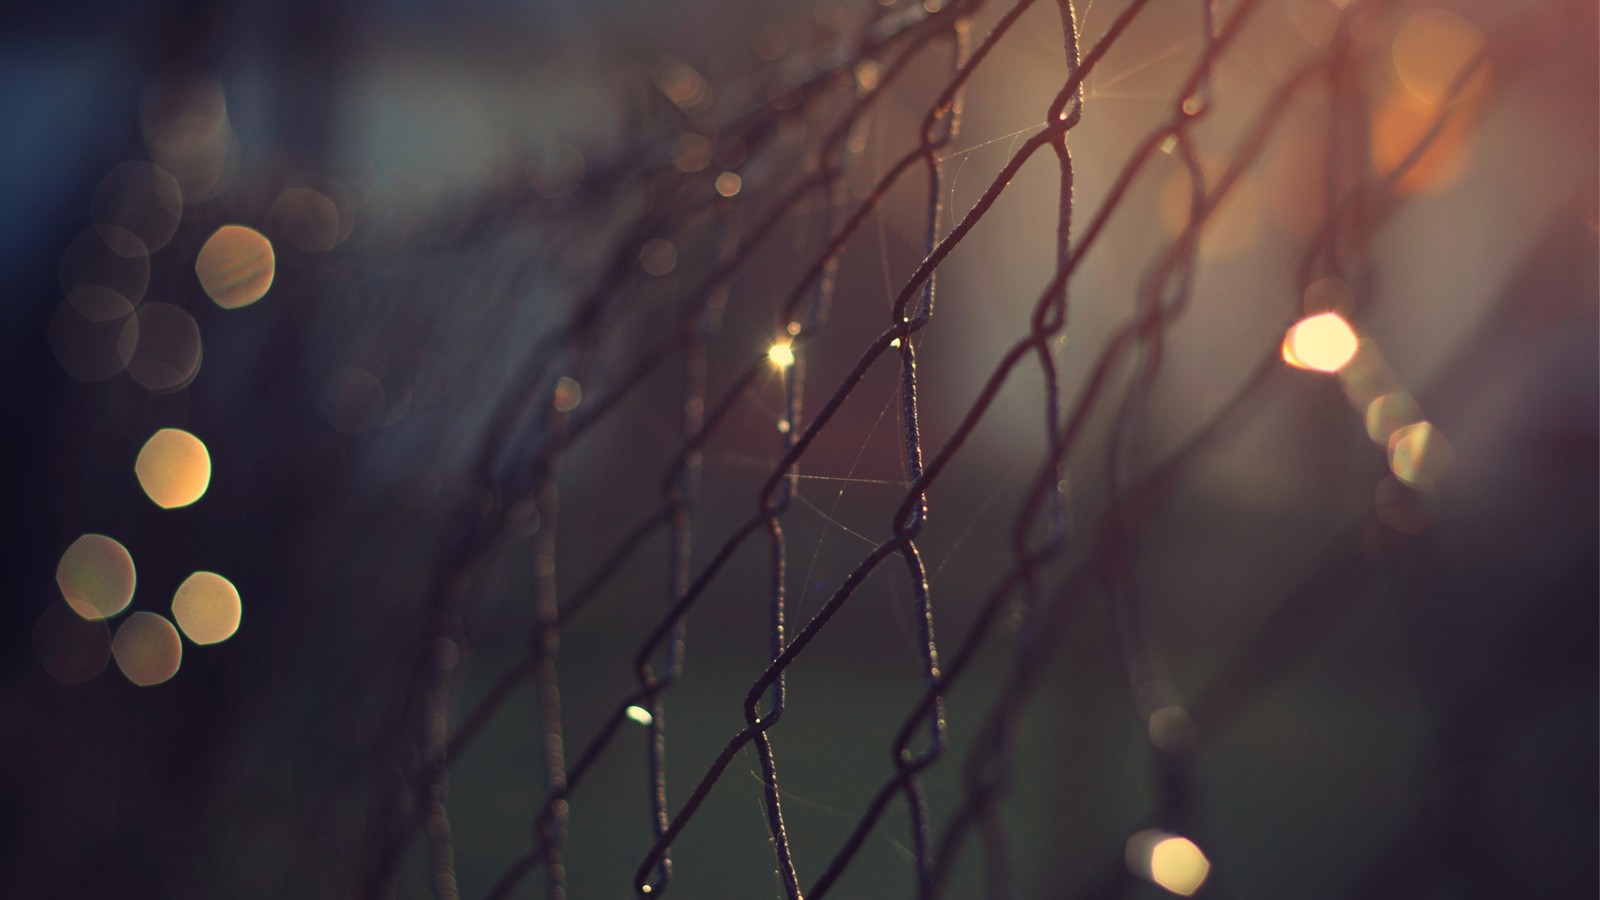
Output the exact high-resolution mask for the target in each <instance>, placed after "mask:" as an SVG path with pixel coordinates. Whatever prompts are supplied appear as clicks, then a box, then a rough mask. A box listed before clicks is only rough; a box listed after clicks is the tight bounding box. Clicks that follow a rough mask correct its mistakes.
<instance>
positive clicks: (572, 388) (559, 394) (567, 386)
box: [550, 375, 583, 412]
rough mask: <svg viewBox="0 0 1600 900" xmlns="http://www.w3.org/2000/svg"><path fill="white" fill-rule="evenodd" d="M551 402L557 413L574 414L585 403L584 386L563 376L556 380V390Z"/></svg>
mask: <svg viewBox="0 0 1600 900" xmlns="http://www.w3.org/2000/svg"><path fill="white" fill-rule="evenodd" d="M550 402H551V403H552V404H553V405H554V406H555V408H556V412H572V411H573V410H575V409H577V408H578V404H579V403H582V402H583V385H581V384H579V383H578V382H576V381H574V380H573V379H571V378H568V377H567V376H565V375H563V376H561V377H560V378H558V379H556V389H555V391H554V392H553V395H552V397H551V398H550Z"/></svg>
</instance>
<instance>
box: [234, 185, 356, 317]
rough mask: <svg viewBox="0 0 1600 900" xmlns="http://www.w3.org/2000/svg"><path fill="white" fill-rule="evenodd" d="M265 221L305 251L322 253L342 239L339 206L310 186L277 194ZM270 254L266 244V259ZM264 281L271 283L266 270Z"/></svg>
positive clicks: (277, 233) (278, 235)
mask: <svg viewBox="0 0 1600 900" xmlns="http://www.w3.org/2000/svg"><path fill="white" fill-rule="evenodd" d="M267 222H268V223H269V224H270V225H271V226H272V234H273V236H274V237H279V238H287V239H288V241H289V243H291V244H294V245H295V246H296V247H299V248H300V249H301V250H304V251H306V252H307V253H326V252H327V251H329V250H332V249H333V248H334V247H336V246H338V244H339V242H340V241H341V240H343V239H344V235H343V234H341V233H340V223H339V207H337V206H335V205H334V202H333V201H332V200H330V199H328V197H327V195H325V194H322V193H320V192H318V191H314V190H312V189H310V188H304V187H292V188H289V189H287V190H285V191H284V192H283V193H281V194H279V195H278V199H276V200H274V201H272V206H270V207H268V208H267ZM229 227H234V228H237V227H239V226H236V225H235V226H229ZM245 230H246V231H248V230H249V229H245ZM263 240H265V239H264V238H263ZM271 253H272V247H271V245H270V244H269V245H268V246H267V254H268V256H269V258H270V256H271ZM267 283H268V284H269V285H270V284H271V273H270V272H269V273H268V279H267ZM263 290H265V289H263ZM252 302H254V301H252ZM241 305H242V304H241Z"/></svg>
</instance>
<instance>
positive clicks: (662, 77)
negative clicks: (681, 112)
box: [656, 59, 711, 109]
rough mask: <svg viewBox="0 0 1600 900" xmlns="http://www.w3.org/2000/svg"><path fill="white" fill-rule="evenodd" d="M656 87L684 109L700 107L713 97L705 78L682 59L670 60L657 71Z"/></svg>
mask: <svg viewBox="0 0 1600 900" xmlns="http://www.w3.org/2000/svg"><path fill="white" fill-rule="evenodd" d="M656 87H658V88H660V89H661V93H663V94H666V95H667V99H669V100H671V101H672V102H673V103H675V104H677V105H678V106H680V107H682V108H684V109H689V108H691V107H695V106H699V105H700V104H702V103H704V102H706V100H708V99H709V98H710V95H711V87H710V85H708V84H707V83H706V80H705V78H704V77H703V76H701V74H700V73H699V72H696V71H695V70H694V67H693V66H691V65H689V64H688V63H686V62H684V61H683V60H681V59H673V60H668V61H667V62H666V63H665V64H663V65H662V66H661V68H660V69H658V70H657V71H656Z"/></svg>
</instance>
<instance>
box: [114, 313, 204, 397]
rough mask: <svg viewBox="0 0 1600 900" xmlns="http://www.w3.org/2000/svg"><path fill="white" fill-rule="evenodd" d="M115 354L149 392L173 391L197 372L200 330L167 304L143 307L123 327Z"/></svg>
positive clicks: (190, 317)
mask: <svg viewBox="0 0 1600 900" xmlns="http://www.w3.org/2000/svg"><path fill="white" fill-rule="evenodd" d="M117 351H118V352H119V353H120V354H121V355H122V357H123V359H126V360H127V366H128V375H129V376H130V377H131V378H133V380H134V381H136V382H138V383H139V386H140V387H142V388H144V389H145V390H149V391H175V390H177V389H178V388H181V387H183V386H185V385H187V384H188V383H189V382H190V381H192V380H193V379H194V376H195V375H196V374H198V373H199V371H200V358H201V344H200V326H199V325H198V324H196V323H195V320H194V317H193V316H191V315H189V314H188V313H186V312H184V311H183V310H182V309H179V308H178V307H176V306H173V305H172V304H170V303H146V304H145V305H144V306H141V307H139V310H138V311H137V312H136V313H134V315H133V316H131V317H130V318H129V319H128V320H127V321H126V322H125V323H124V325H123V327H122V333H121V335H119V337H118V339H117Z"/></svg>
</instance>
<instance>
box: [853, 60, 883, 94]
mask: <svg viewBox="0 0 1600 900" xmlns="http://www.w3.org/2000/svg"><path fill="white" fill-rule="evenodd" d="M882 75H883V67H882V66H880V65H878V63H876V62H874V61H873V60H870V59H869V60H866V61H865V62H861V63H857V64H856V93H857V94H859V95H861V96H863V97H864V96H866V95H867V94H870V93H872V92H873V91H875V90H877V89H878V79H879V78H880V77H881V76H882Z"/></svg>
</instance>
